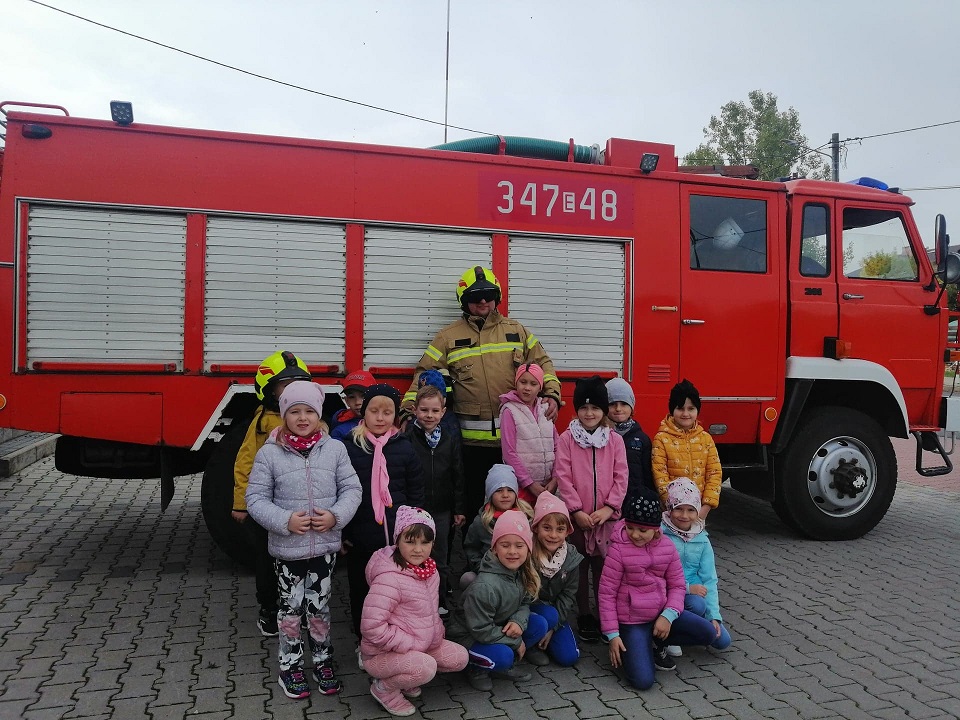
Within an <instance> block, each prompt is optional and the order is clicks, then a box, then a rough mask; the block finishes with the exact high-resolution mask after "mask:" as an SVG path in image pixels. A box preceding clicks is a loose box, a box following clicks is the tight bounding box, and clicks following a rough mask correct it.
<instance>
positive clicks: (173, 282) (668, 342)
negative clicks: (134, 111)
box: [0, 112, 960, 558]
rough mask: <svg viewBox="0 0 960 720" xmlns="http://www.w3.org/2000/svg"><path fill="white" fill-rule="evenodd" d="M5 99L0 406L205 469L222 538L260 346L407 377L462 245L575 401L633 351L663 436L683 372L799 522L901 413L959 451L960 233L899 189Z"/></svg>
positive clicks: (76, 448) (821, 525)
mask: <svg viewBox="0 0 960 720" xmlns="http://www.w3.org/2000/svg"><path fill="white" fill-rule="evenodd" d="M5 114H6V113H5ZM6 122H7V127H6V147H5V149H4V151H3V154H2V155H0V163H2V164H0V358H2V362H3V363H4V365H2V366H0V394H2V396H3V399H4V403H3V404H2V409H0V425H2V426H5V427H13V428H18V429H26V430H41V431H47V432H56V433H60V434H61V435H62V437H61V439H60V441H59V446H58V451H57V465H58V467H59V468H61V469H63V470H65V471H69V472H73V473H77V474H81V475H93V476H101V477H103V476H106V477H161V480H162V487H163V497H164V503H166V502H169V498H170V496H171V495H172V492H173V478H174V477H175V476H176V475H178V474H184V473H189V472H197V471H200V470H204V471H205V478H204V485H203V510H204V515H205V518H206V520H207V524H208V526H209V528H210V530H211V532H212V533H213V535H214V538H215V539H216V540H217V542H218V543H219V544H220V545H221V546H222V547H223V548H224V549H225V550H226V551H227V552H229V553H231V554H232V555H234V556H235V557H239V558H242V557H243V555H244V552H243V544H242V540H241V539H240V538H239V537H238V536H237V534H236V533H235V530H234V527H235V526H234V523H233V522H232V520H231V519H230V507H231V502H232V475H233V472H232V471H233V456H234V455H235V454H236V449H237V446H238V444H239V439H240V438H241V437H242V435H243V431H244V430H245V428H246V424H247V422H248V420H249V417H250V414H251V412H252V410H253V408H254V407H255V404H256V400H255V398H254V396H253V388H252V384H251V380H252V377H253V374H254V373H255V372H256V367H257V364H258V362H259V361H260V360H261V359H262V358H263V357H265V356H267V355H269V354H271V353H272V352H274V351H276V350H278V349H289V350H292V351H294V352H295V353H296V354H297V355H299V356H300V357H302V358H304V359H305V360H306V361H307V362H308V364H309V365H310V367H311V370H312V372H313V373H314V376H315V378H316V380H317V381H318V382H320V383H321V384H323V385H324V386H325V387H326V388H327V389H328V390H329V391H331V393H330V397H329V402H330V403H331V404H330V408H329V409H330V410H331V411H332V410H333V408H334V406H335V405H336V404H337V403H338V402H339V398H338V396H337V391H339V389H340V385H339V382H340V380H341V379H342V378H343V376H344V374H345V373H346V372H348V371H350V370H353V369H357V368H360V367H365V368H368V369H371V370H372V371H373V373H374V374H375V375H376V376H377V377H378V379H384V380H386V381H389V382H392V383H394V384H395V385H396V386H397V387H398V388H400V389H401V390H403V389H406V387H407V385H408V384H409V382H410V379H411V376H412V373H413V368H414V367H415V366H416V364H417V361H418V360H419V358H420V355H421V354H422V352H423V350H424V349H425V348H426V346H427V344H428V343H429V341H430V340H431V338H432V337H433V334H434V333H435V332H436V331H437V330H438V329H440V328H441V327H443V326H444V325H445V324H447V323H449V322H451V321H452V320H453V319H455V318H456V317H457V314H458V312H459V310H458V307H457V304H456V300H455V292H454V288H455V283H456V280H457V278H458V277H459V275H460V274H461V273H462V272H463V270H464V269H465V268H466V267H469V266H471V265H476V264H482V265H487V266H490V267H492V268H493V270H494V272H495V273H496V274H497V275H498V277H499V278H500V280H501V283H502V284H503V286H504V297H503V302H502V304H501V310H502V311H503V312H504V313H508V314H510V315H511V316H514V317H516V318H518V319H520V320H521V321H522V322H524V324H525V325H527V326H528V327H530V328H531V329H532V330H533V331H534V332H535V333H536V335H537V336H538V337H539V338H540V339H541V341H542V342H543V345H544V347H545V348H546V349H547V351H548V352H549V353H550V355H551V357H552V358H553V360H554V363H555V365H556V367H557V369H558V371H559V375H560V377H561V380H562V381H564V395H565V397H567V399H568V400H569V396H570V395H571V394H572V381H573V380H575V379H576V378H578V377H583V376H589V375H594V374H599V375H601V376H603V377H613V376H617V375H619V376H622V377H624V378H625V379H627V380H628V381H629V382H630V383H631V385H632V387H633V389H634V392H635V394H636V398H637V406H636V408H635V416H636V418H637V419H638V420H639V421H640V423H641V424H642V426H643V427H644V428H645V429H646V431H647V432H648V433H650V434H651V435H652V434H653V433H655V432H656V430H657V427H658V425H659V423H660V421H661V420H662V419H663V418H664V416H665V415H666V414H667V397H668V395H669V392H670V388H671V387H672V385H673V384H674V383H676V382H677V381H678V380H680V379H682V378H689V379H690V380H692V381H693V382H694V383H695V384H696V385H697V386H698V388H699V389H700V391H701V394H702V399H703V409H702V411H701V416H700V420H701V423H702V424H703V426H704V427H705V428H706V429H707V430H708V431H709V432H710V433H711V434H712V435H713V436H714V439H715V440H716V441H717V444H718V448H719V452H720V456H721V460H722V462H723V465H724V472H725V476H726V477H729V478H730V480H731V482H732V484H733V487H734V488H736V489H738V490H742V491H744V492H748V493H752V494H756V495H762V496H765V497H768V498H769V499H770V500H771V501H772V503H773V506H774V508H775V509H776V511H777V513H778V514H779V515H780V517H781V518H783V519H784V520H785V521H786V522H787V523H788V524H790V525H791V526H793V527H795V528H796V529H797V530H799V531H800V532H802V533H804V534H806V535H808V536H811V537H814V538H820V539H847V538H855V537H859V536H860V535H862V534H864V533H865V532H867V531H869V530H870V529H871V528H873V527H874V526H875V525H876V524H877V523H878V522H879V521H880V519H881V518H882V517H883V515H884V513H885V512H886V510H887V508H888V506H889V505H890V502H891V501H892V499H893V496H894V491H895V488H896V479H897V464H896V459H895V456H894V453H893V449H892V445H891V443H890V439H889V438H890V437H909V436H910V435H911V434H913V435H914V436H915V437H916V438H917V442H918V450H917V453H918V455H917V458H918V468H920V467H921V448H923V449H924V450H926V451H933V452H934V454H935V455H937V456H939V458H940V459H939V460H938V462H939V463H941V464H940V465H938V466H937V467H933V468H924V469H923V472H924V473H927V474H938V473H945V472H949V470H950V468H951V467H952V465H951V464H950V461H949V458H948V457H947V454H946V453H945V452H944V451H943V449H942V446H941V444H940V442H939V440H938V438H937V432H938V431H940V430H943V429H944V428H949V429H950V430H956V429H960V427H957V426H956V422H957V421H956V419H955V418H956V416H957V412H956V406H955V405H953V401H952V399H945V398H943V397H942V396H943V372H944V362H945V359H946V358H945V353H946V335H947V322H948V317H947V313H946V312H945V311H944V302H943V300H942V285H943V283H944V282H945V281H946V282H956V281H957V276H958V272H957V270H956V266H957V264H958V263H960V258H957V257H956V256H949V257H948V256H947V252H946V249H947V244H946V242H945V238H946V234H945V230H943V229H942V228H943V226H942V225H941V226H940V227H941V231H939V232H938V242H937V259H936V265H937V267H934V266H933V265H932V264H931V262H930V260H929V259H928V256H927V253H926V251H925V250H924V248H923V245H922V242H921V239H920V236H919V233H918V232H917V228H916V226H915V224H914V220H913V218H912V216H911V213H910V204H911V201H910V200H909V199H908V198H906V197H904V196H903V195H900V194H898V193H896V192H890V191H884V190H881V189H877V188H874V187H864V186H862V185H855V184H845V183H835V182H821V181H814V180H795V181H790V182H782V183H781V182H762V181H755V180H744V179H737V178H729V177H716V176H711V175H701V174H691V173H687V172H681V171H680V169H679V168H678V165H677V161H676V157H675V151H674V148H673V146H670V145H664V144H659V143H649V142H637V141H631V140H623V139H618V138H614V139H611V140H608V141H607V142H606V144H605V145H604V147H603V148H600V147H598V146H594V147H592V148H590V147H585V146H579V145H575V144H574V143H573V142H572V141H571V142H570V143H569V144H568V143H544V142H542V141H524V142H519V141H518V140H517V139H514V138H493V139H481V140H483V142H482V143H477V144H476V145H473V144H471V143H467V144H466V145H462V144H458V145H453V144H452V146H447V147H441V148H434V149H411V148H401V147H386V146H374V145H361V144H350V143H342V142H325V141H317V140H300V139H290V138H281V137H267V136H254V135H242V134H237V133H226V132H213V131H205V130H189V129H182V128H171V127H160V126H152V125H144V124H140V123H135V122H126V121H123V122H122V123H121V122H109V121H100V120H86V119H78V118H73V117H69V116H66V115H64V116H57V115H52V114H46V113H38V112H10V113H9V114H7V118H6ZM453 380H454V386H453V387H454V389H453V392H454V393H456V378H453ZM948 410H949V412H948ZM569 416H570V414H569V410H567V412H566V415H565V416H564V417H566V418H569ZM561 429H562V428H561ZM725 501H726V498H725Z"/></svg>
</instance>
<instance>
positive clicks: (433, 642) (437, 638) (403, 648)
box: [360, 543, 676, 657]
mask: <svg viewBox="0 0 960 720" xmlns="http://www.w3.org/2000/svg"><path fill="white" fill-rule="evenodd" d="M671 547H673V545H672V543H671ZM393 551H394V546H393V545H388V546H387V547H385V548H381V549H379V550H377V551H376V552H375V553H374V554H373V557H371V558H370V562H368V563H367V569H366V576H367V583H368V584H369V585H370V592H369V593H368V594H367V597H366V599H365V600H364V601H363V615H362V616H361V618H360V634H361V636H362V639H361V640H360V652H361V653H363V655H365V656H368V657H369V656H371V655H377V654H379V653H383V652H398V653H402V652H409V651H410V650H417V651H419V652H425V651H427V650H429V649H431V648H435V647H436V646H437V645H439V644H440V642H441V641H442V640H443V638H444V629H443V622H442V621H441V620H440V614H439V613H438V612H437V607H438V601H439V597H440V596H439V592H440V574H439V573H436V572H435V573H434V574H433V575H431V576H430V577H429V578H427V579H426V580H420V579H419V578H417V576H416V575H415V574H414V572H413V570H410V569H409V568H408V569H406V570H401V569H400V566H399V565H397V564H396V563H395V562H394V561H393ZM674 552H676V551H674Z"/></svg>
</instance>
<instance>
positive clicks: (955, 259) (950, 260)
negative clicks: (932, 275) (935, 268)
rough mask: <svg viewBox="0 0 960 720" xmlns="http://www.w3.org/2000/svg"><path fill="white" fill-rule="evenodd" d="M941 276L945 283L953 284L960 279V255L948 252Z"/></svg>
mask: <svg viewBox="0 0 960 720" xmlns="http://www.w3.org/2000/svg"><path fill="white" fill-rule="evenodd" d="M941 277H942V278H943V284H944V285H953V284H954V283H956V282H958V281H960V255H957V253H947V255H946V257H945V258H944V261H943V270H942V271H941Z"/></svg>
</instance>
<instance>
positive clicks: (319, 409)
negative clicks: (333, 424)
mask: <svg viewBox="0 0 960 720" xmlns="http://www.w3.org/2000/svg"><path fill="white" fill-rule="evenodd" d="M294 405H306V406H307V407H309V408H312V409H313V410H314V411H315V412H316V413H317V415H323V390H322V389H321V388H320V386H319V385H317V384H316V383H315V382H310V381H309V380H294V381H293V382H292V383H290V384H289V385H287V386H286V387H285V388H284V389H283V393H281V395H280V415H281V417H282V416H283V415H286V414H287V410H289V409H290V408H291V407H293V406H294Z"/></svg>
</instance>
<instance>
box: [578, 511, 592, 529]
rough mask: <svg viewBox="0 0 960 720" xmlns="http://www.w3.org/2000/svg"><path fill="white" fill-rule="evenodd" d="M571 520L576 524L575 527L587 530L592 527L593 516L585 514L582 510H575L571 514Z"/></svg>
mask: <svg viewBox="0 0 960 720" xmlns="http://www.w3.org/2000/svg"><path fill="white" fill-rule="evenodd" d="M573 521H574V522H575V523H576V524H577V527H578V528H580V529H581V530H589V529H590V528H592V527H593V525H594V523H593V516H592V515H587V514H586V513H585V512H584V511H583V510H577V511H576V512H575V513H574V514H573Z"/></svg>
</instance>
